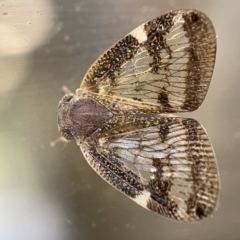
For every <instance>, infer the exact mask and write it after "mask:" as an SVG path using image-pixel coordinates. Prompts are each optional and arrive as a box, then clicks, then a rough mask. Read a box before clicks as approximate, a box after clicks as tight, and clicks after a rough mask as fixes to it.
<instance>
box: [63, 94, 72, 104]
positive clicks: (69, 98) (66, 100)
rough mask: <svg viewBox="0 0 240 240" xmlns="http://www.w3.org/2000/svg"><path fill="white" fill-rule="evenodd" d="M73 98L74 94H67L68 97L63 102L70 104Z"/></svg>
mask: <svg viewBox="0 0 240 240" xmlns="http://www.w3.org/2000/svg"><path fill="white" fill-rule="evenodd" d="M72 98H73V95H72V94H66V95H65V96H64V97H63V101H64V102H70V101H71V99H72Z"/></svg>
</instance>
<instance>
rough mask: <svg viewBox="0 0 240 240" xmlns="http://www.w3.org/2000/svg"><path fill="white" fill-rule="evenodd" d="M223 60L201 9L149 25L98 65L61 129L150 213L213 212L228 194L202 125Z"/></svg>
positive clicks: (192, 217)
mask: <svg viewBox="0 0 240 240" xmlns="http://www.w3.org/2000/svg"><path fill="white" fill-rule="evenodd" d="M215 54H216V36H215V31H214V28H213V25H212V23H211V22H210V20H209V19H208V18H207V17H206V15H204V14H203V13H201V12H199V11H196V10H178V11H172V12H169V13H167V14H165V15H162V16H160V17H158V18H156V19H154V20H152V21H149V22H147V23H145V24H143V25H141V26H139V27H138V28H136V29H135V30H133V31H132V32H131V33H129V34H128V35H126V36H125V37H124V38H123V39H122V40H120V41H119V42H118V43H116V44H115V45H113V46H112V47H111V48H109V49H108V50H107V51H106V52H105V53H104V54H103V55H101V56H100V57H99V58H98V59H97V60H96V61H95V62H94V63H93V65H92V66H91V67H90V69H89V70H88V72H87V74H86V75H85V77H84V79H83V81H82V84H81V86H80V88H79V89H77V91H76V95H73V94H67V95H65V96H64V97H63V99H62V100H61V101H60V103H59V108H58V127H59V130H60V133H61V134H62V135H63V136H64V137H65V138H66V139H73V138H75V139H76V140H77V144H78V145H79V146H80V148H81V150H82V152H83V154H84V156H85V158H86V160H87V161H88V163H89V164H90V166H91V167H92V168H93V169H94V170H95V171H96V172H97V173H98V174H99V175H100V176H101V177H102V178H103V179H104V180H106V181H107V182H108V183H109V184H111V185H112V186H114V187H115V188H116V189H118V190H119V191H121V192H123V193H124V194H126V195H127V196H128V197H130V198H131V199H132V200H134V201H135V202H137V203H138V204H140V205H141V206H143V207H145V208H147V209H149V210H152V211H154V212H157V213H160V214H161V215H163V216H165V217H169V218H172V219H175V220H179V221H185V222H192V221H197V220H200V219H202V218H204V217H207V216H209V215H211V213H212V211H213V210H214V208H215V206H216V202H217V198H218V192H219V178H218V171H217V166H216V161H215V156H214V152H213V149H212V147H211V144H210V142H209V140H208V137H207V134H206V132H205V131H204V129H203V128H202V126H201V125H200V124H199V123H198V122H197V121H196V120H194V119H190V118H182V117H173V116H170V115H166V114H167V113H177V112H186V111H194V110H196V109H197V108H198V107H199V106H200V105H201V103H202V101H203V100H204V98H205V95H206V93H207V90H208V87H209V84H210V81H211V77H212V72H213V67H214V62H215Z"/></svg>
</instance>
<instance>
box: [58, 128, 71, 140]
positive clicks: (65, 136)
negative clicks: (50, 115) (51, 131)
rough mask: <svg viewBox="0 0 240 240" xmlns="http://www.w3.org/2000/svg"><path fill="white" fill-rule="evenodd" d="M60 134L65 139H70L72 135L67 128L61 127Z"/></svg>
mask: <svg viewBox="0 0 240 240" xmlns="http://www.w3.org/2000/svg"><path fill="white" fill-rule="evenodd" d="M61 134H62V136H63V137H64V138H66V139H67V140H72V139H73V135H72V133H71V132H70V131H69V130H68V129H62V130H61Z"/></svg>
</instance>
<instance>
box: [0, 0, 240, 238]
mask: <svg viewBox="0 0 240 240" xmlns="http://www.w3.org/2000/svg"><path fill="white" fill-rule="evenodd" d="M21 2H22V3H21ZM178 8H195V9H198V10H201V11H203V12H204V13H206V14H207V15H208V16H209V17H210V19H211V20H212V21H213V23H214V25H215V29H216V32H217V35H218V40H217V42H218V51H217V61H216V66H215V71H214V75H213V79H212V83H211V86H210V89H209V91H208V94H207V97H206V99H205V101H204V103H203V105H202V107H201V108H200V109H199V110H198V111H196V112H194V113H192V114H188V115H187V116H191V117H194V118H196V119H198V120H199V121H200V122H201V123H202V125H203V126H204V127H205V128H206V129H207V132H208V135H209V138H210V139H211V142H212V144H213V146H214V149H215V152H216V155H217V159H218V165H219V170H220V173H221V185H222V186H221V187H222V190H221V193H220V201H219V207H218V210H217V211H216V212H215V213H214V216H213V218H208V219H206V220H204V221H202V222H199V223H197V224H180V223H177V222H173V221H169V220H166V219H164V218H162V217H160V216H158V215H156V214H153V213H151V212H149V211H146V210H145V209H143V208H141V207H139V206H138V205H136V204H135V203H134V202H132V201H131V200H129V199H128V198H127V197H125V196H124V195H122V194H121V193H119V192H118V191H116V190H115V189H113V188H112V187H110V186H109V185H108V184H107V183H105V182H104V181H103V180H101V179H100V177H99V176H98V175H97V174H95V172H94V171H93V170H92V169H91V168H90V167H89V166H88V165H87V163H86V161H85V160H84V158H83V156H82V154H81V152H80V150H79V149H78V147H77V146H76V144H75V142H74V141H73V142H72V143H70V144H68V145H67V146H64V145H63V144H60V145H58V146H56V147H55V148H51V147H50V146H49V142H50V141H51V140H53V139H55V138H57V137H58V132H57V124H56V115H57V104H58V101H59V100H60V99H61V97H62V96H63V93H62V92H61V87H62V86H63V85H64V84H65V85H67V86H68V87H69V88H70V89H72V90H75V89H76V88H77V87H78V86H79V84H80V82H81V79H82V77H83V76H84V74H85V72H86V71H87V69H88V67H89V66H90V65H91V63H92V62H93V61H94V60H95V59H96V58H97V57H98V55H99V54H101V53H102V52H103V51H104V50H105V49H107V48H108V47H109V46H110V45H112V44H113V43H115V42H116V41H117V40H119V39H120V38H121V37H123V36H124V35H125V34H127V33H128V32H129V31H131V30H132V29H134V28H135V27H137V26H138V25H140V24H141V23H143V22H145V21H147V20H150V19H152V18H154V17H156V16H158V15H161V14H162V13H164V12H167V11H169V10H171V9H178ZM239 8H240V2H239V1H238V0H232V1H227V0H225V1H223V0H215V1H213V0H212V1H209V0H202V1H197V0H196V1H190V0H189V1H187V0H185V1H184V0H181V1H180V0H178V1H177V0H171V1H160V0H157V1H156V0H147V1H143V0H132V1H129V0H121V1H106V0H105V1H104V0H103V1H99V0H82V1H80V0H67V1H63V0H55V1H51V2H49V0H27V1H26V0H25V1H23V0H22V1H12V0H8V1H3V3H0V36H1V37H0V79H1V80H0V81H1V86H0V92H1V101H0V111H1V113H0V123H1V125H0V164H1V167H0V239H1V240H10V239H11V240H13V239H14V240H15V239H16V240H29V239H34V240H36V239H37V240H38V239H39V240H48V239H49V240H55V239H56V240H75V239H86V240H88V239H104V240H105V239H106V240H107V239H116V240H118V239H119V240H122V239H138V240H143V239H151V240H155V239H161V240H164V239H178V240H185V239H196V240H201V239H205V240H208V239H231V240H232V239H239V238H240V228H239V225H240V217H239V216H240V207H239V205H240V187H239V182H240V174H239V170H240V168H239V167H240V164H239V162H240V161H239V153H240V108H239V103H240V96H239V91H240V81H239V77H240V47H239V45H240V28H239V24H240V12H239Z"/></svg>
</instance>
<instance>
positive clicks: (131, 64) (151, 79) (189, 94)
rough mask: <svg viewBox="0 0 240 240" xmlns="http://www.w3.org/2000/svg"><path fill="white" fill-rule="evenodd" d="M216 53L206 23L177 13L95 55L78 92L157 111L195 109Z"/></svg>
mask: <svg viewBox="0 0 240 240" xmlns="http://www.w3.org/2000/svg"><path fill="white" fill-rule="evenodd" d="M215 54H216V36H215V31H214V27H213V25H212V23H211V21H210V20H209V18H208V17H207V16H206V15H205V14H203V13H201V12H199V11H196V10H178V11H172V12H169V13H167V14H165V15H162V16H160V17H158V18H156V19H154V20H152V21H149V22H147V23H145V24H143V25H141V26H139V27H138V28H136V29H135V30H133V31H132V32H130V33H129V34H128V35H126V36H125V37H124V38H123V39H122V40H120V41H119V42H117V43H116V44H115V45H113V46H112V47H111V48H109V49H108V50H107V51H106V52H105V53H104V54H103V55H101V56H100V57H99V58H98V59H97V60H96V61H95V62H94V64H93V65H92V66H91V67H90V69H89V70H88V72H87V73H86V75H85V77H84V79H83V82H82V84H81V88H82V89H83V90H88V91H91V92H94V93H98V94H101V95H112V96H116V97H120V98H126V99H133V100H134V101H140V102H147V103H149V104H152V105H158V106H161V108H160V109H161V111H162V112H184V111H193V110H196V109H197V108H198V107H199V106H200V105H201V103H202V101H203V100H204V98H205V95H206V93H207V90H208V87H209V84H210V81H211V77H212V73H213V68H214V63H215Z"/></svg>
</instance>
